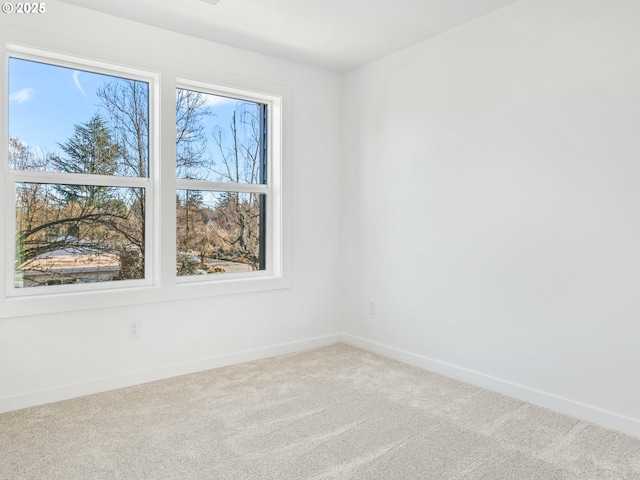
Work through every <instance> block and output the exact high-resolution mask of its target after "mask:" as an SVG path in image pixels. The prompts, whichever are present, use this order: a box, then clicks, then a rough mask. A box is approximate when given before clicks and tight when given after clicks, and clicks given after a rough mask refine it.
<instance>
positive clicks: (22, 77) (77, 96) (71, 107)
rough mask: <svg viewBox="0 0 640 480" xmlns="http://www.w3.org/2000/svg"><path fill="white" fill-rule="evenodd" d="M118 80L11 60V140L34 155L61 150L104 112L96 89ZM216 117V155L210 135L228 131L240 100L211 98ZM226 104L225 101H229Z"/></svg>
mask: <svg viewBox="0 0 640 480" xmlns="http://www.w3.org/2000/svg"><path fill="white" fill-rule="evenodd" d="M113 79H114V77H110V76H107V75H102V74H96V73H91V72H86V71H81V70H74V69H71V68H63V67H58V66H53V65H47V64H44V63H37V62H32V61H27V60H22V59H16V58H11V59H10V60H9V136H11V137H17V138H19V139H20V140H22V141H23V142H24V143H26V144H27V145H28V146H29V147H30V148H31V149H32V151H34V152H35V153H41V152H50V153H52V152H55V151H60V148H59V147H58V143H65V142H66V141H67V140H68V139H69V138H70V137H71V136H72V135H73V127H74V125H77V124H80V123H85V122H88V121H89V120H90V119H91V117H92V116H94V115H95V114H97V113H102V115H103V117H105V118H106V117H107V115H106V114H105V113H104V112H102V111H101V108H100V101H99V99H98V97H97V95H96V93H95V92H96V90H97V89H98V88H99V87H100V86H102V85H104V84H105V83H107V82H109V81H112V80H113ZM208 99H209V104H210V107H211V109H212V111H213V112H214V113H215V117H210V118H207V120H206V121H205V129H206V132H207V137H208V142H209V144H208V148H209V149H210V150H212V151H214V150H215V148H214V147H215V146H214V145H213V141H212V138H211V131H212V130H213V128H214V126H215V125H220V126H221V127H223V128H227V127H228V124H229V120H230V118H231V113H232V112H233V109H234V107H235V101H232V100H227V99H223V98H222V97H216V96H213V95H209V96H208ZM225 100H226V101H225Z"/></svg>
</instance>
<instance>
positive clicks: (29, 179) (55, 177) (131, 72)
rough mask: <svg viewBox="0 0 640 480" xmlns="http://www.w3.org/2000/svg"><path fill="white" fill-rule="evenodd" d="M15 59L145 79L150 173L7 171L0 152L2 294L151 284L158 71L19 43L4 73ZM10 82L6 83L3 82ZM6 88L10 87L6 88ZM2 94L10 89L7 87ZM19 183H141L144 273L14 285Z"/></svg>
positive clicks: (11, 51) (9, 53) (8, 55)
mask: <svg viewBox="0 0 640 480" xmlns="http://www.w3.org/2000/svg"><path fill="white" fill-rule="evenodd" d="M10 58H15V59H20V60H29V61H35V62H41V63H45V64H48V65H52V66H59V67H66V68H71V69H76V70H84V71H88V72H91V73H98V74H104V75H111V76H116V77H120V78H126V79H130V80H139V81H143V82H145V83H148V84H149V132H148V135H149V137H148V138H149V146H148V148H149V167H148V168H149V175H148V176H147V177H144V178H143V177H124V176H115V175H114V176H107V175H88V174H77V173H65V172H42V171H27V170H9V166H8V147H7V151H5V152H4V155H3V168H4V169H6V170H5V171H6V180H5V189H4V190H5V192H6V199H5V202H6V205H7V213H6V215H7V216H6V222H5V225H6V226H7V227H8V228H7V232H6V238H5V242H6V243H5V245H8V246H9V248H7V249H6V256H5V262H6V263H5V265H6V267H5V292H6V293H5V294H6V296H7V297H8V298H12V297H37V296H42V295H54V294H65V293H66V294H73V293H81V292H90V291H91V292H93V291H101V290H112V289H123V288H136V287H142V286H150V285H152V284H153V275H154V270H155V265H154V262H153V261H152V259H153V258H154V244H155V242H154V223H153V222H154V221H155V220H154V215H153V212H154V210H155V209H154V197H155V193H154V183H155V182H154V181H153V179H154V175H155V172H156V171H157V169H158V168H157V155H156V153H155V151H156V149H155V148H154V146H155V140H154V138H155V132H156V131H157V122H155V121H154V118H155V116H156V115H155V111H156V105H157V100H156V99H154V92H155V91H156V88H155V85H156V84H157V82H158V78H157V75H155V74H153V73H150V72H145V71H142V70H138V69H133V68H129V67H122V66H116V65H112V64H108V63H105V62H98V61H95V60H88V59H80V58H77V57H72V56H70V55H64V54H60V53H51V52H44V51H41V50H37V49H32V48H26V47H21V46H10V47H8V48H7V52H6V58H5V66H6V69H7V76H8V72H9V68H8V64H9V59H10ZM7 85H8V82H7ZM5 90H8V89H6V88H5ZM5 95H8V92H7V91H5ZM6 105H7V107H6V108H5V111H4V118H5V121H4V124H5V128H4V132H3V135H4V138H5V139H7V138H9V132H8V115H9V104H8V102H7V103H6ZM19 183H47V184H68V185H96V186H105V187H125V188H126V187H133V188H142V189H143V190H144V191H145V202H146V208H145V215H146V218H145V272H144V278H143V279H136V280H118V281H107V282H93V283H79V284H67V285H47V286H39V287H28V288H16V287H15V277H14V271H13V269H12V268H10V266H12V265H13V264H14V262H15V258H14V255H15V251H16V240H15V231H16V230H15V229H16V224H15V220H16V218H15V217H16V215H15V208H16V204H15V201H16V185H17V184H19Z"/></svg>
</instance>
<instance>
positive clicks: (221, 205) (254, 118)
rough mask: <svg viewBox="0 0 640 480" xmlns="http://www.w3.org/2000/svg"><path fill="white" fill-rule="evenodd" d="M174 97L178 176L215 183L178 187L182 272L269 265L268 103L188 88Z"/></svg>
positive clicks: (179, 264) (178, 262)
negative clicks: (206, 124) (207, 122)
mask: <svg viewBox="0 0 640 480" xmlns="http://www.w3.org/2000/svg"><path fill="white" fill-rule="evenodd" d="M176 98H177V104H176V112H177V117H176V127H177V128H176V130H177V132H178V133H177V136H176V149H177V152H178V155H177V165H176V174H177V177H178V179H183V180H186V181H187V182H184V183H183V185H188V184H189V182H188V181H189V180H195V181H206V182H208V185H210V187H211V188H210V189H207V190H203V189H201V188H200V189H189V188H184V189H179V190H178V191H177V192H176V235H177V237H176V240H177V242H176V248H177V273H178V275H179V276H187V275H205V274H209V273H225V272H227V273H231V272H246V271H253V270H264V268H265V254H264V249H265V228H266V226H265V205H266V203H265V202H266V199H265V195H264V194H263V193H260V190H261V189H260V187H259V186H262V185H264V184H266V163H265V154H264V149H265V145H264V140H263V139H264V137H265V135H264V134H265V131H264V129H265V124H264V123H265V122H264V117H265V112H266V106H265V105H261V104H258V103H255V102H249V101H244V100H237V99H232V98H227V97H221V96H217V95H211V94H205V93H200V92H194V91H191V90H186V89H178V92H177V96H176ZM206 117H209V118H213V119H214V122H213V123H214V126H213V128H212V129H211V131H210V132H206V131H205V130H204V129H203V128H201V127H202V122H201V121H199V120H201V119H203V118H206ZM207 133H209V135H207ZM199 185H202V183H200V184H199ZM234 185H242V186H244V187H246V186H247V185H257V186H258V187H257V188H255V191H238V190H236V188H237V187H235V186H234ZM249 189H251V188H249Z"/></svg>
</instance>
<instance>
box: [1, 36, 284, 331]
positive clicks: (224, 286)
mask: <svg viewBox="0 0 640 480" xmlns="http://www.w3.org/2000/svg"><path fill="white" fill-rule="evenodd" d="M0 36H1V35H0ZM28 38H32V37H31V36H27V37H26V38H25V41H29V42H30V43H25V44H24V45H19V44H17V43H5V44H3V45H0V56H1V57H4V58H3V61H4V75H3V76H2V78H0V89H1V90H2V93H0V110H1V111H2V113H1V114H0V115H2V117H3V120H4V121H3V122H1V123H2V125H0V134H1V135H4V137H3V138H5V139H7V138H8V136H9V131H8V125H7V120H8V109H9V107H8V105H9V100H8V97H9V92H8V78H9V72H8V62H9V57H16V58H24V59H26V60H36V61H42V62H44V63H49V64H54V65H60V66H70V67H72V68H80V69H83V70H88V71H95V72H97V73H108V74H112V75H116V76H120V77H128V78H133V79H139V80H143V81H146V82H149V86H150V89H149V102H150V104H149V115H150V116H149V124H150V132H149V177H148V178H145V179H140V178H135V179H132V181H133V183H134V184H135V185H133V184H131V185H132V186H136V187H138V186H141V184H142V183H144V184H145V187H144V188H145V189H146V191H147V194H146V195H147V215H148V218H147V221H146V228H147V232H146V234H145V240H146V248H145V254H146V258H145V268H146V269H148V270H147V271H146V272H145V279H143V280H121V281H111V282H101V283H90V284H73V285H50V286H46V287H42V288H40V287H34V288H31V287H30V288H23V289H15V288H13V287H14V281H15V278H14V257H13V256H14V252H15V249H14V245H15V244H14V242H15V184H16V183H17V182H20V181H28V179H33V178H35V177H36V176H37V178H38V179H39V181H45V180H46V181H47V182H49V181H50V182H51V183H59V181H60V178H61V177H60V176H58V175H57V174H56V173H55V172H53V175H51V176H50V173H48V172H31V173H29V174H28V175H26V176H22V174H16V173H15V172H9V170H8V161H7V160H8V158H7V157H8V142H7V141H6V140H5V141H3V142H2V143H1V144H0V145H1V146H0V162H2V165H1V166H0V187H2V188H4V192H5V194H2V193H0V212H3V213H4V218H2V219H0V251H2V252H5V253H0V270H1V271H2V273H0V319H1V318H11V317H21V316H25V315H39V314H52V313H56V312H67V311H77V310H93V309H99V308H108V307H119V306H126V305H143V304H145V303H156V302H163V301H176V300H188V299H198V298H211V297H215V296H223V295H236V294H248V293H253V292H262V291H270V290H278V289H287V288H290V286H291V273H290V271H291V268H290V267H291V265H290V264H291V251H290V249H291V247H290V243H291V225H290V223H289V221H288V219H290V217H291V205H290V202H289V200H287V199H288V198H289V194H290V190H291V188H290V187H288V186H287V185H288V179H289V178H290V163H289V162H288V160H286V159H288V157H289V154H290V148H291V146H290V144H289V142H290V138H289V137H288V136H285V134H284V133H283V132H284V131H285V130H288V129H289V126H290V123H291V122H290V119H289V115H290V101H289V99H290V97H291V92H290V89H289V87H287V86H285V85H280V84H273V83H270V82H264V81H261V80H256V79H251V78H245V77H237V76H235V75H229V74H228V73H225V72H216V71H215V69H214V68H212V69H210V71H208V72H207V73H206V74H205V75H203V72H202V71H200V69H199V68H195V67H196V66H185V70H184V71H175V70H174V69H166V68H165V69H163V68H159V69H158V70H154V67H155V65H156V64H155V63H154V62H144V61H143V62H140V63H139V62H138V61H137V59H136V57H135V55H133V54H132V55H128V53H127V54H123V53H122V52H120V53H117V54H112V51H111V50H109V49H107V48H106V47H105V48H99V49H98V51H99V52H101V55H102V57H101V58H99V59H95V58H91V57H88V56H87V53H86V51H85V49H83V48H79V47H81V46H78V45H76V44H74V43H73V42H71V43H69V42H65V41H60V42H56V41H53V43H50V41H47V42H46V43H42V42H44V40H42V42H41V43H39V44H38V43H37V42H36V43H32V41H31V40H27V39H28ZM44 38H48V37H46V36H43V39H44ZM49 40H51V39H49ZM52 45H54V46H52ZM50 48H57V49H58V51H61V52H64V53H58V52H55V51H51V50H48V49H50ZM82 52H84V53H82ZM127 59H128V60H127ZM131 65H134V66H131ZM138 65H145V66H144V67H142V68H138ZM194 71H198V72H199V73H198V74H196V75H193V72H194ZM198 77H199V80H191V79H190V78H198ZM177 86H181V87H183V88H190V89H194V90H199V91H205V92H207V91H211V92H212V93H222V94H225V95H227V96H230V97H234V98H247V99H248V100H251V101H258V102H259V103H267V104H268V105H269V109H268V110H269V130H268V138H269V140H268V149H269V151H268V156H269V160H268V161H269V164H268V183H267V185H268V186H267V188H268V194H267V202H266V203H268V205H267V209H268V210H267V220H266V221H267V227H266V228H267V245H266V250H265V254H266V261H267V270H260V271H254V272H247V274H240V273H238V274H235V273H234V274H230V275H226V274H225V275H207V276H199V278H194V279H191V278H192V277H180V278H178V276H177V273H176V268H175V266H176V237H175V234H176V215H175V213H176V211H175V205H176V204H175V194H176V190H177V188H176V187H177V186H179V185H180V182H177V179H176V170H175V153H176V152H175V95H176V87H177ZM32 174H35V175H32ZM88 177H91V178H85V179H83V180H82V181H83V182H86V184H93V183H94V182H95V183H98V184H100V185H102V184H104V183H105V182H104V180H105V179H103V178H102V177H101V178H97V177H93V176H88ZM73 178H74V181H73V182H72V183H80V184H82V183H81V182H79V181H78V180H79V179H80V177H75V176H74V177H73ZM129 178H130V177H118V178H117V180H116V182H115V183H117V185H118V186H128V185H130V184H129V183H128V182H129V180H128V179H129ZM138 182H141V183H140V184H138ZM214 183H215V182H214ZM108 185H110V184H108ZM9 187H10V188H9ZM191 187H192V185H189V188H191ZM209 187H210V185H207V188H205V189H209ZM227 188H229V187H228V186H227ZM242 188H243V187H242ZM260 188H262V187H260ZM215 189H216V190H219V188H217V187H216V188H215ZM232 190H233V191H240V190H241V188H238V184H234V186H233V187H232ZM2 203H4V205H2ZM15 290H20V291H15ZM10 292H11V293H10Z"/></svg>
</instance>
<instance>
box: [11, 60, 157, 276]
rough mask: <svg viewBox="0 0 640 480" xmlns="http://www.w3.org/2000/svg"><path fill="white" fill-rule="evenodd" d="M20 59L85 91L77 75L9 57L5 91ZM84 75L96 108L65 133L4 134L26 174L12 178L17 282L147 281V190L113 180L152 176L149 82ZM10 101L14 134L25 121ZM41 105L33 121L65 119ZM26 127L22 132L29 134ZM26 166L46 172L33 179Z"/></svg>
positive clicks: (48, 124) (48, 123) (17, 167)
mask: <svg viewBox="0 0 640 480" xmlns="http://www.w3.org/2000/svg"><path fill="white" fill-rule="evenodd" d="M24 64H27V65H25V68H32V69H36V71H37V72H38V73H40V74H42V75H43V76H46V75H51V76H52V77H54V78H55V76H56V75H61V74H67V75H68V76H69V77H72V78H73V79H74V80H75V81H76V85H77V86H78V88H79V90H81V93H82V94H83V95H84V96H85V97H86V96H87V94H86V93H85V92H84V90H83V89H82V86H81V85H80V84H79V83H78V77H77V75H78V72H77V71H74V70H71V69H68V68H65V67H59V66H55V65H48V64H43V63H36V62H30V61H27V60H21V59H14V58H12V59H11V61H10V72H9V77H10V88H11V84H12V82H15V81H17V79H16V78H13V77H12V67H14V68H16V69H17V70H20V67H22V66H23V65H24ZM82 74H83V75H84V76H86V77H89V79H90V80H92V83H93V84H95V85H96V90H95V93H94V94H93V95H92V98H93V99H94V100H95V104H94V105H93V108H94V109H95V112H96V113H95V114H93V115H92V116H91V117H90V118H88V119H87V120H86V121H84V122H79V123H76V124H74V125H72V126H71V131H72V133H71V134H70V136H69V137H68V138H66V139H64V138H62V139H60V141H56V142H55V145H54V146H48V147H44V148H43V147H42V146H40V145H34V146H33V147H32V146H31V145H29V144H28V143H27V141H26V140H25V139H22V138H20V137H19V136H10V138H9V158H8V162H9V169H10V170H13V171H15V172H14V173H16V174H18V175H19V178H21V179H25V180H26V181H20V182H16V184H15V189H16V198H15V220H16V254H15V271H16V280H15V286H16V287H18V288H20V287H35V286H42V285H60V284H68V283H93V282H101V281H112V280H131V279H142V278H144V277H145V224H146V214H145V208H146V189H145V188H138V187H133V186H127V185H125V184H123V182H122V181H121V180H117V179H118V178H122V177H138V178H146V177H147V176H148V170H149V85H148V83H146V82H142V81H137V80H131V79H126V78H119V77H113V76H107V75H101V74H96V73H90V72H82ZM19 103H22V102H19ZM43 103H44V102H43ZM12 107H13V105H12V102H10V106H9V120H10V121H9V129H10V135H11V132H12V130H13V128H12V127H13V124H14V123H17V124H21V123H24V122H25V120H30V119H29V118H21V114H22V111H23V109H20V108H19V104H18V106H16V107H15V108H12ZM42 109H43V110H44V111H39V112H38V113H39V117H38V118H34V119H31V120H33V123H34V124H38V123H39V124H41V125H42V126H41V128H45V129H53V128H54V126H55V123H56V122H57V121H58V118H57V116H56V114H59V116H60V117H61V119H62V118H65V117H66V116H67V115H68V112H65V113H66V115H64V114H63V113H62V112H56V111H49V110H50V107H47V106H44V107H42ZM22 115H23V116H25V115H26V113H25V114H22ZM43 118H44V120H43ZM22 131H23V132H24V133H25V134H26V136H27V138H29V137H30V136H33V135H34V132H33V131H32V130H29V129H24V128H23V129H22ZM31 172H47V173H46V175H43V176H40V177H38V176H36V174H32V173H31Z"/></svg>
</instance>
